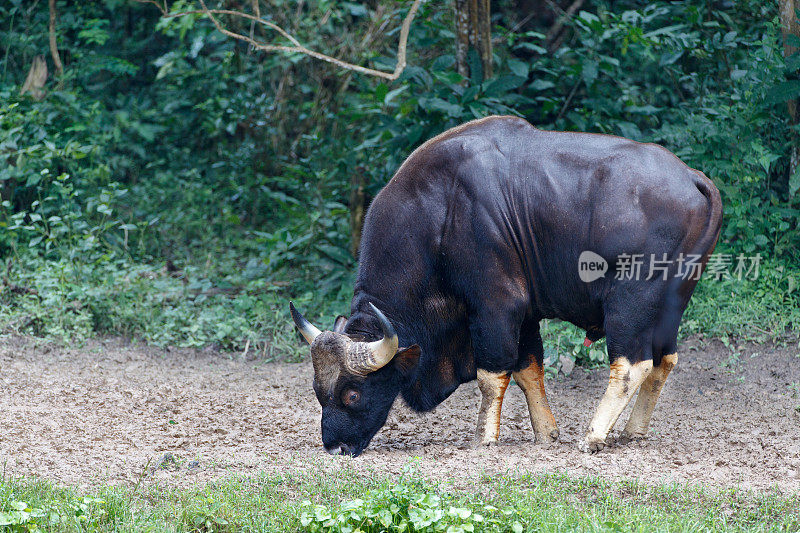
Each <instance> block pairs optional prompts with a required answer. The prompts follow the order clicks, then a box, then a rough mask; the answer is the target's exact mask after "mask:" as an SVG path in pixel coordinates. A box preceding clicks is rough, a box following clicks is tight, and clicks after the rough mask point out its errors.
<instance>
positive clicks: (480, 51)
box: [453, 0, 492, 81]
mask: <svg viewBox="0 0 800 533" xmlns="http://www.w3.org/2000/svg"><path fill="white" fill-rule="evenodd" d="M453 7H454V11H455V17H454V18H455V33H456V68H457V69H458V73H459V74H461V75H462V76H464V77H465V78H466V77H473V78H475V77H476V75H477V74H478V73H477V72H470V70H469V64H468V62H467V53H468V50H469V47H470V46H472V48H473V49H474V50H475V52H476V53H477V55H478V57H479V58H480V60H481V70H482V71H483V72H482V76H480V77H481V78H483V79H487V78H490V77H491V76H492V19H491V4H490V0H454V2H453ZM474 81H477V80H474Z"/></svg>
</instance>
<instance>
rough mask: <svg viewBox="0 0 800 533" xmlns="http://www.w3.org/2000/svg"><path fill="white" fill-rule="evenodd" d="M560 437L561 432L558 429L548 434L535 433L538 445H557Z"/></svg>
mask: <svg viewBox="0 0 800 533" xmlns="http://www.w3.org/2000/svg"><path fill="white" fill-rule="evenodd" d="M558 435H559V431H558V428H554V429H552V430H551V431H549V432H547V433H535V432H534V442H535V443H536V444H545V445H546V444H556V443H557V442H558Z"/></svg>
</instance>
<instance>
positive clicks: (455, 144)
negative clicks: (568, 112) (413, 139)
mask: <svg viewBox="0 0 800 533" xmlns="http://www.w3.org/2000/svg"><path fill="white" fill-rule="evenodd" d="M530 131H538V130H536V128H534V127H533V126H532V125H531V124H530V123H529V122H528V121H526V120H525V119H523V118H520V117H515V116H511V115H492V116H489V117H484V118H480V119H476V120H472V121H470V122H467V123H464V124H461V125H460V126H456V127H454V128H450V129H449V130H447V131H444V132H442V133H440V134H439V135H437V136H435V137H433V138H431V139H429V140H427V141H425V142H424V143H422V144H421V145H420V146H419V147H417V149H416V150H414V151H413V152H412V153H411V155H409V156H408V158H406V160H405V161H404V162H403V164H402V165H400V168H399V169H398V170H397V172H396V173H395V176H396V177H397V176H402V175H403V174H404V171H406V170H408V167H413V166H416V165H427V164H430V163H431V162H444V161H447V160H449V159H451V158H456V159H461V158H462V157H463V156H464V155H465V152H466V153H477V152H482V151H484V150H485V149H486V147H492V146H498V145H499V144H500V143H502V139H503V138H504V137H505V136H508V135H519V134H521V133H527V132H530Z"/></svg>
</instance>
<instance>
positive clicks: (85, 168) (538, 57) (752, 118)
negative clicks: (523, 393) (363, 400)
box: [0, 0, 800, 360]
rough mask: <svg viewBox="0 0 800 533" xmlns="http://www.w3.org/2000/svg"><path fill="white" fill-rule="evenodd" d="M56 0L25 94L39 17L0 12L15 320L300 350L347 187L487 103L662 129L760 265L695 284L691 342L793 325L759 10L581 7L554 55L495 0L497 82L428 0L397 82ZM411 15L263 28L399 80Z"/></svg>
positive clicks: (318, 12) (341, 291) (784, 177)
mask: <svg viewBox="0 0 800 533" xmlns="http://www.w3.org/2000/svg"><path fill="white" fill-rule="evenodd" d="M223 4H224V2H221V3H219V5H220V6H221V7H225V6H223ZM191 5H192V2H190V1H182V2H175V3H174V4H173V8H174V9H180V8H181V7H184V8H185V7H190V6H191ZM226 5H227V4H226ZM237 5H238V4H237ZM57 6H58V10H59V19H58V45H59V49H60V53H61V55H62V58H63V60H64V64H65V71H64V75H63V76H62V77H60V78H54V77H53V76H52V70H53V69H52V64H51V65H50V70H51V77H50V78H49V80H48V82H47V84H46V86H45V90H46V95H45V97H44V98H43V99H41V100H36V99H34V98H32V97H31V96H30V95H20V94H19V91H20V87H21V85H22V83H23V81H24V79H25V75H26V73H27V70H28V68H29V66H30V64H31V61H32V59H33V57H34V56H35V55H36V54H46V53H47V21H48V9H47V5H46V3H45V2H38V3H27V2H21V1H19V0H12V1H11V2H7V3H4V4H2V5H0V25H1V27H0V157H2V160H3V164H2V165H0V195H2V207H0V210H1V212H0V227H2V232H0V256H2V258H3V259H4V260H5V263H6V273H5V275H4V285H3V290H2V292H0V302H1V303H2V304H3V305H2V310H0V322H2V329H3V330H4V331H5V332H18V333H23V334H34V335H44V336H47V337H51V338H63V339H80V338H84V337H86V336H87V335H90V334H93V333H117V334H125V335H131V336H136V337H140V338H143V339H145V340H147V341H150V342H156V343H163V344H166V343H174V344H182V345H195V346H200V345H206V344H217V345H219V346H221V347H224V348H230V349H240V350H241V349H244V348H245V347H246V346H247V347H248V348H249V349H251V350H253V351H254V352H257V353H261V354H264V355H267V356H273V355H275V356H278V355H280V356H286V355H287V354H292V353H293V352H294V348H293V346H295V344H294V339H293V337H292V330H291V327H290V325H289V323H288V320H287V316H286V301H287V300H288V298H289V297H291V298H293V299H295V301H296V302H297V303H298V305H299V306H301V307H302V308H304V309H308V310H309V313H308V314H309V316H310V317H312V318H318V317H324V318H323V319H322V320H323V323H325V324H326V323H327V322H328V321H329V320H330V318H331V317H333V316H335V315H336V314H338V313H343V312H346V311H347V309H348V307H349V297H350V295H351V290H352V280H353V277H354V271H355V264H356V262H355V259H354V258H353V257H352V255H351V254H350V252H349V245H350V242H349V241H350V229H349V226H348V224H349V207H350V206H349V198H350V189H351V187H352V185H351V183H352V181H353V179H354V177H357V178H359V179H363V180H364V182H365V183H366V192H367V196H368V197H369V196H371V195H374V194H375V193H376V192H377V191H378V190H379V189H380V187H381V186H382V185H383V184H384V183H385V182H386V181H387V180H388V178H389V177H390V176H391V174H392V173H393V171H394V170H395V169H396V168H397V166H398V165H399V164H400V162H401V161H402V160H403V158H405V157H406V156H407V155H408V154H409V153H410V152H411V151H412V150H413V149H414V148H415V147H416V146H418V145H419V144H420V143H421V142H423V141H424V140H426V139H428V138H430V137H431V136H433V135H435V134H437V133H439V132H441V131H443V130H444V129H446V128H448V127H451V126H453V125H455V124H458V123H460V122H463V121H466V120H470V119H472V118H476V117H483V116H486V115H488V114H493V113H504V114H517V115H521V116H524V117H526V118H527V119H528V120H529V121H531V122H532V123H533V124H535V125H537V126H539V127H542V128H546V129H567V130H585V131H594V132H602V133H611V134H618V135H624V136H627V137H630V138H633V139H636V140H641V141H654V142H658V143H662V144H664V145H665V146H667V147H668V148H669V149H671V150H672V151H674V152H675V153H676V154H677V155H678V156H680V157H681V158H682V159H683V160H684V161H686V162H687V163H688V164H690V165H692V166H694V167H695V168H698V169H701V170H703V171H704V172H705V173H706V174H707V175H709V176H710V177H712V178H713V180H714V181H715V183H716V184H717V185H718V186H719V188H720V189H721V191H722V193H723V201H724V203H725V214H726V222H725V229H724V233H723V238H722V240H721V243H720V246H719V247H718V251H722V252H726V253H732V254H736V253H745V254H755V253H760V254H761V255H762V256H763V258H764V260H763V262H762V266H761V273H762V276H761V277H760V278H759V279H758V280H757V281H738V280H735V279H733V280H727V281H725V282H721V283H715V282H714V281H713V280H706V282H704V283H701V289H700V291H699V294H698V298H697V300H698V304H697V305H696V306H695V307H693V308H691V309H690V316H689V317H688V320H687V324H688V327H686V328H685V329H684V331H685V332H706V333H713V334H718V335H728V334H752V333H755V332H757V331H759V330H761V331H764V332H767V333H768V334H770V335H773V336H778V337H780V336H781V335H783V334H784V333H785V332H786V331H787V329H791V328H795V329H796V328H797V327H798V326H800V311H799V310H798V308H800V305H799V304H798V292H797V291H796V290H795V287H796V285H797V284H798V281H800V279H798V277H799V275H798V272H800V267H798V260H799V259H800V251H798V250H800V227H799V226H798V219H800V193H798V188H800V173H795V174H794V175H790V173H789V150H790V142H791V138H792V131H791V127H790V123H789V120H788V115H787V113H786V104H785V102H786V100H787V99H788V98H792V97H795V96H797V92H798V91H797V83H796V81H794V79H795V78H796V77H797V72H798V68H799V67H800V61H798V60H797V57H795V56H793V57H790V58H789V60H785V59H784V58H783V56H782V51H781V37H780V28H779V27H778V25H777V4H775V3H773V2H761V1H758V0H745V1H741V2H736V3H735V6H734V7H731V8H725V9H717V8H714V4H713V3H712V2H710V1H706V0H694V1H691V2H689V1H687V2H672V1H667V0H658V1H652V2H642V1H633V0H626V1H618V2H613V3H611V2H607V1H603V0H591V1H587V2H586V4H585V5H584V9H585V10H584V11H581V12H580V13H578V14H576V16H575V17H574V18H572V19H571V20H570V21H569V22H568V26H569V30H568V36H567V38H566V39H565V40H564V41H563V42H562V43H561V44H560V46H558V47H557V48H556V49H555V50H554V51H548V50H547V49H546V48H545V33H546V32H547V30H548V27H547V26H546V24H545V23H544V22H540V21H538V19H537V18H532V19H531V20H529V21H527V22H524V21H523V20H522V19H523V18H524V15H525V14H521V13H520V12H519V9H518V6H517V4H516V3H515V2H513V1H510V0H509V1H499V2H496V3H495V4H494V8H495V14H494V24H495V26H494V36H495V40H496V44H495V58H494V59H495V69H494V70H495V75H494V76H493V77H492V78H491V79H483V75H482V73H481V69H480V63H479V62H478V61H477V58H476V57H474V56H470V64H471V67H472V68H471V72H472V76H471V78H470V79H462V78H461V76H460V75H459V74H458V73H457V70H456V68H455V66H454V62H455V59H454V56H453V48H454V45H453V40H454V35H453V21H452V10H451V9H450V8H449V7H448V6H446V5H444V4H441V3H435V2H427V3H424V4H423V5H422V7H421V10H420V13H419V15H418V16H417V19H416V20H415V22H414V25H413V27H412V31H411V36H410V39H409V53H410V55H409V66H408V67H407V68H406V70H405V71H404V73H403V75H402V77H401V78H400V79H399V80H397V81H395V82H392V83H384V82H382V81H380V80H379V79H377V78H373V77H368V76H364V75H360V74H354V73H352V72H349V71H344V70H341V69H339V68H338V67H335V66H332V65H329V64H326V63H321V62H318V61H315V60H312V59H309V58H307V57H305V56H302V55H299V54H294V55H282V54H274V53H272V54H270V53H265V52H259V51H253V50H250V49H248V47H247V45H246V44H244V43H242V42H241V41H235V40H232V39H230V38H228V37H226V36H224V35H222V34H220V33H219V32H217V31H216V30H215V28H214V26H213V25H212V24H211V23H210V22H209V21H208V20H206V19H204V18H202V17H198V16H187V17H179V18H174V19H160V14H159V12H158V10H157V9H155V7H154V6H153V5H152V4H140V3H135V2H124V1H122V0H97V1H94V2H79V3H78V2H64V1H59V2H57ZM229 7H230V6H229ZM407 8H408V5H407V4H406V3H404V2H373V3H370V4H368V5H362V4H356V3H351V2H336V3H333V2H328V1H324V0H311V1H303V2H295V1H288V2H279V3H274V4H270V10H271V11H270V12H269V13H268V14H267V16H268V17H270V20H272V21H273V22H275V23H277V24H279V25H281V26H283V27H285V28H287V29H288V30H290V31H291V32H292V33H293V34H295V35H296V36H297V37H298V38H299V39H300V41H301V42H303V43H304V44H306V45H308V46H309V47H311V48H314V49H319V50H323V51H325V52H327V53H329V54H331V55H337V56H341V57H344V58H347V59H350V60H353V61H356V62H360V63H362V64H369V65H371V66H373V67H376V68H384V69H386V68H388V69H391V68H392V67H393V65H394V58H393V57H392V54H393V53H394V52H393V47H394V46H395V42H396V39H397V32H396V31H394V30H392V31H389V30H391V29H392V28H396V27H398V26H399V24H400V22H401V20H402V17H403V16H404V15H405V12H406V10H407ZM223 21H224V22H225V23H226V24H229V25H230V27H231V28H232V29H234V30H235V31H239V32H242V33H245V34H247V33H248V32H249V31H250V30H249V26H248V25H247V24H245V23H243V22H242V20H241V19H238V20H237V19H231V20H228V19H223ZM254 31H255V36H256V37H257V38H260V39H264V40H268V41H271V42H280V37H279V36H278V35H277V34H274V32H272V33H268V32H267V30H262V29H261V28H256V29H255V30H254ZM276 39H277V41H276ZM48 61H49V58H48ZM706 285H708V286H706ZM743 296H744V298H743ZM748 298H752V300H750V299H748ZM723 301H724V302H725V306H724V307H723V306H721V305H720V304H719V303H718V304H716V305H715V304H714V302H723ZM753 325H755V326H757V327H756V328H755V329H753V328H752V327H750V326H753ZM551 331H552V332H553V333H555V334H554V335H551V336H550V337H549V340H548V342H549V343H550V345H551V349H552V348H554V347H555V345H556V344H558V345H559V347H562V346H564V344H566V347H567V348H568V350H569V351H574V353H575V354H576V356H578V358H585V359H589V360H601V359H602V358H603V353H602V350H599V351H598V350H595V351H594V352H592V351H589V350H586V349H583V348H581V347H580V341H581V340H582V338H581V337H580V336H579V334H578V333H576V332H575V331H574V330H573V329H572V328H565V327H564V326H560V325H552V327H551Z"/></svg>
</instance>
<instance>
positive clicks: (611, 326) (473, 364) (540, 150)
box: [323, 117, 722, 451]
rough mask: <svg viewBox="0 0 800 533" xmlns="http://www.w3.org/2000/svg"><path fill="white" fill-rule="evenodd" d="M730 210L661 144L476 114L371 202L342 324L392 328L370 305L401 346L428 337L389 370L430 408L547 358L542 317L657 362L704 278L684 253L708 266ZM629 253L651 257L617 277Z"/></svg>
mask: <svg viewBox="0 0 800 533" xmlns="http://www.w3.org/2000/svg"><path fill="white" fill-rule="evenodd" d="M721 216H722V208H721V202H720V197H719V192H718V191H717V189H716V188H715V187H714V185H713V184H712V182H711V181H710V180H709V179H708V178H706V177H705V176H704V175H703V174H702V173H700V172H698V171H696V170H692V169H691V168H689V167H687V166H686V165H685V164H684V163H682V162H681V161H680V160H679V159H678V158H677V157H675V156H674V155H673V154H672V153H670V152H669V151H667V150H666V149H664V148H662V147H660V146H656V145H652V144H640V143H637V142H633V141H630V140H627V139H623V138H620V137H612V136H606V135H593V134H585V133H566V132H552V131H543V130H538V129H536V128H534V127H533V126H531V125H530V124H528V123H527V122H526V121H524V120H522V119H519V118H514V117H489V118H487V119H483V120H479V121H475V122H470V123H468V124H465V125H463V126H460V127H457V128H454V129H452V130H449V131H447V132H445V133H443V134H442V135H440V136H438V137H436V138H434V139H432V140H430V141H428V142H427V143H425V144H424V145H422V146H421V147H420V148H418V149H417V150H416V151H415V152H414V153H413V154H411V156H410V157H409V158H408V159H407V160H406V161H405V162H404V163H403V165H402V166H401V167H400V169H399V170H398V171H397V173H396V174H395V176H394V177H393V178H392V180H391V181H390V182H389V183H388V184H387V185H386V187H385V188H384V189H383V190H382V191H381V192H380V194H378V196H377V197H376V198H375V200H374V201H373V202H372V205H371V206H370V208H369V211H368V213H367V216H366V220H365V224H364V231H363V236H362V241H361V250H360V264H359V270H358V279H357V282H356V285H355V291H354V296H353V300H352V306H351V316H350V318H349V320H348V321H347V324H346V325H345V327H344V333H345V334H347V335H350V336H351V338H365V339H367V340H377V339H380V338H381V336H382V333H381V328H380V325H379V324H378V321H377V319H376V318H375V317H374V316H373V314H372V313H371V312H370V310H369V306H368V302H372V303H373V304H375V305H376V306H377V307H378V308H379V309H380V310H381V311H383V313H384V314H385V315H386V316H387V317H388V318H389V320H390V321H391V323H392V324H393V325H394V327H395V329H396V330H397V334H398V337H399V340H400V346H401V347H402V346H411V345H413V344H418V345H419V346H420V348H421V355H420V356H419V361H418V363H417V364H416V366H414V367H413V368H405V369H404V371H403V372H397V371H394V374H392V375H390V376H387V375H385V374H386V373H380V380H381V382H382V383H385V385H384V387H385V392H386V394H387V395H390V396H391V398H392V399H393V398H394V395H396V394H397V391H398V390H399V391H400V392H401V393H402V395H403V398H404V399H405V401H406V402H407V403H408V404H409V405H410V406H411V407H412V408H414V409H416V410H421V411H425V410H429V409H432V408H433V407H435V406H436V405H438V404H439V403H440V402H441V401H442V400H444V399H445V398H447V396H448V395H450V394H451V393H452V392H453V391H454V390H455V389H456V388H457V387H458V385H460V384H461V383H464V382H467V381H470V380H472V379H475V377H476V368H482V369H485V370H488V371H492V372H502V371H509V372H510V371H515V370H519V369H522V368H525V367H527V366H528V364H529V362H530V360H531V358H533V359H535V360H536V361H537V362H538V363H539V364H541V363H542V345H541V337H540V336H539V326H538V322H539V321H540V320H541V319H543V318H559V319H562V320H567V321H569V322H572V323H573V324H575V325H577V326H579V327H581V328H583V329H586V330H588V332H589V336H590V338H591V339H592V340H597V339H599V338H601V337H602V336H604V335H605V336H606V337H607V341H608V350H609V355H610V357H611V360H612V362H613V361H614V360H615V359H617V358H619V357H623V356H624V357H626V358H627V359H628V360H629V361H630V362H631V363H636V362H638V361H642V360H647V359H653V362H654V364H656V365H658V364H659V363H660V359H661V356H662V355H663V354H668V353H672V352H674V351H675V349H676V339H677V333H678V325H679V323H680V319H681V316H682V314H683V311H684V309H685V308H686V305H687V303H688V301H689V298H690V297H691V294H692V292H693V290H694V287H695V285H696V283H697V281H696V280H692V279H683V278H675V277H674V274H675V269H676V264H677V263H676V261H677V260H678V258H679V254H700V255H702V256H703V261H702V263H703V264H705V261H706V260H707V258H708V255H709V254H710V253H711V251H712V250H713V248H714V246H715V244H716V240H717V238H718V235H719V231H720V224H721ZM584 250H590V251H593V252H595V253H597V254H599V255H600V256H601V257H603V258H604V259H605V260H606V261H607V262H608V263H609V271H608V272H607V273H606V275H605V277H603V278H600V279H598V280H597V281H593V282H591V283H585V282H583V281H581V279H580V278H579V276H578V256H579V255H580V254H581V252H583V251H584ZM622 254H643V255H644V256H645V258H646V259H645V264H644V265H643V268H642V272H643V276H642V278H641V279H638V280H636V279H634V280H626V279H615V269H616V266H617V261H618V259H617V258H618V257H619V256H620V255H622ZM651 254H654V255H655V257H656V258H658V259H661V258H662V256H663V254H666V255H667V258H668V259H669V260H671V261H672V267H671V269H670V270H669V275H668V278H667V279H666V280H664V279H662V278H661V277H660V276H657V277H655V278H654V279H651V280H646V279H645V275H644V274H645V273H646V272H647V268H648V267H649V265H648V264H647V263H648V261H649V257H650V256H651ZM390 366H391V365H390ZM392 368H394V367H391V368H389V370H390V372H391V371H392ZM382 370H383V369H382ZM368 380H369V376H368V377H367V381H368ZM394 380H396V384H395V383H394ZM388 383H392V384H391V385H388ZM376 403H380V404H381V407H380V410H381V411H382V410H383V409H388V407H386V406H387V405H391V402H390V401H389V402H387V399H386V398H382V401H381V402H376ZM323 418H324V415H323ZM378 419H380V420H384V419H385V413H381V415H380V416H378V417H377V418H376V420H378ZM324 424H325V422H323V426H324ZM370 425H371V424H370ZM372 429H373V428H370V431H369V432H368V433H372ZM370 436H371V435H370ZM358 444H361V442H359V443H358ZM364 445H366V444H364ZM359 451H360V450H359Z"/></svg>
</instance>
